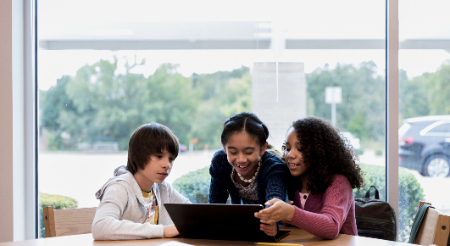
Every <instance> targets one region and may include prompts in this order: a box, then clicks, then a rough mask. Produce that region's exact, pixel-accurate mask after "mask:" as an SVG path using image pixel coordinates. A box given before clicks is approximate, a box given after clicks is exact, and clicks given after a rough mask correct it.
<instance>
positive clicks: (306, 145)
mask: <svg viewBox="0 0 450 246" xmlns="http://www.w3.org/2000/svg"><path fill="white" fill-rule="evenodd" d="M291 127H293V128H294V131H295V134H296V135H297V138H298V140H299V142H300V152H301V153H302V155H303V161H304V163H305V166H307V167H308V171H307V172H308V174H309V182H308V184H307V189H308V190H310V191H311V194H315V193H324V192H325V190H326V189H327V188H328V186H329V185H331V183H332V182H333V177H334V175H335V174H342V175H344V176H345V177H347V179H348V181H349V182H350V185H351V186H352V188H353V189H354V188H358V189H359V188H360V187H362V186H363V184H364V180H363V178H362V171H361V169H360V167H359V165H358V164H356V163H355V159H356V154H355V153H354V152H353V150H352V147H351V145H350V144H349V142H348V141H345V140H343V138H342V137H341V136H340V135H339V131H338V130H337V129H335V128H334V127H333V126H332V125H331V124H330V123H329V122H328V121H325V120H322V119H319V118H316V117H307V118H304V119H300V120H297V121H294V123H292V126H291ZM289 129H291V128H289ZM285 150H286V145H285V144H283V152H285ZM292 182H293V183H292V185H293V186H294V187H290V188H294V190H295V189H300V190H301V188H302V187H301V186H302V182H301V178H300V177H293V179H292Z"/></svg>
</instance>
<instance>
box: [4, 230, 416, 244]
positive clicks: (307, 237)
mask: <svg viewBox="0 0 450 246" xmlns="http://www.w3.org/2000/svg"><path fill="white" fill-rule="evenodd" d="M289 230H291V234H290V235H289V236H287V237H285V238H283V239H282V240H281V241H280V242H279V243H280V244H281V245H282V244H297V245H299V244H300V245H301V244H302V245H305V246H312V245H339V246H347V245H361V246H372V245H373V246H400V245H404V246H406V245H411V244H407V243H399V242H391V241H385V240H381V239H374V238H368V237H358V236H349V235H345V234H340V235H339V236H338V237H337V238H336V239H334V240H324V239H322V238H319V237H316V236H313V235H311V234H309V233H308V232H306V231H304V230H301V229H298V228H294V227H293V228H291V227H290V228H289ZM171 241H176V242H182V243H186V244H191V245H256V243H255V242H245V241H225V240H206V239H185V238H164V239H148V240H130V241H94V239H93V238H92V234H82V235H76V236H65V237H53V238H41V239H34V240H26V241H18V242H8V243H0V246H87V245H93V246H101V245H122V246H126V245H130V246H131V245H133V246H134V245H145V246H152V245H161V244H163V243H168V242H171ZM261 246H263V245H261Z"/></svg>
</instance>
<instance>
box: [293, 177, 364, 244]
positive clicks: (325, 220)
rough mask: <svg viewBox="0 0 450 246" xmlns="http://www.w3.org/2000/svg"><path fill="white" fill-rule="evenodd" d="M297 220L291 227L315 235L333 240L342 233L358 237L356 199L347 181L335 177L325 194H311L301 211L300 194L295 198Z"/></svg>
mask: <svg viewBox="0 0 450 246" xmlns="http://www.w3.org/2000/svg"><path fill="white" fill-rule="evenodd" d="M294 207H295V212H294V217H293V218H292V220H291V221H289V224H291V225H293V226H296V227H298V228H300V229H303V230H305V231H307V232H309V233H311V234H313V235H316V236H319V237H322V238H326V239H334V238H336V237H337V235H338V234H339V233H343V234H348V235H355V236H356V235H358V231H357V228H356V220H355V199H354V198H353V191H352V187H351V186H350V182H349V181H348V179H347V177H345V176H344V175H335V177H334V180H333V182H332V184H331V185H330V186H329V187H328V188H327V190H326V191H325V193H321V194H310V195H309V197H308V198H307V199H306V203H305V207H304V208H302V206H301V203H300V196H299V193H298V190H297V191H296V192H295V197H294Z"/></svg>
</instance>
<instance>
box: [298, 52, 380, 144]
mask: <svg viewBox="0 0 450 246" xmlns="http://www.w3.org/2000/svg"><path fill="white" fill-rule="evenodd" d="M378 70H379V69H378V68H377V67H376V65H375V63H374V62H372V61H369V62H363V63H361V64H360V65H359V66H358V67H355V66H354V65H346V64H337V66H336V67H335V68H334V69H330V67H329V66H328V65H325V67H324V68H321V69H316V70H315V71H313V72H312V73H311V74H308V75H307V85H308V89H307V92H308V103H312V104H313V105H308V113H309V114H311V115H313V116H318V117H322V118H326V119H331V106H330V104H326V103H325V88H326V87H328V86H339V87H341V88H342V103H340V104H337V106H336V121H337V125H338V127H340V128H343V129H345V130H348V131H350V132H352V133H354V134H356V136H357V137H359V138H361V139H363V140H364V139H365V140H369V139H373V140H375V141H382V139H383V137H384V119H385V118H384V112H385V90H384V88H385V87H384V85H385V82H384V81H385V80H384V76H382V75H380V74H379V72H378Z"/></svg>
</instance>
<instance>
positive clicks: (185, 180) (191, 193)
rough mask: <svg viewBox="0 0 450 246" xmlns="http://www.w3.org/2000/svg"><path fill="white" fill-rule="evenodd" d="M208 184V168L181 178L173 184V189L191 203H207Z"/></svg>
mask: <svg viewBox="0 0 450 246" xmlns="http://www.w3.org/2000/svg"><path fill="white" fill-rule="evenodd" d="M210 182H211V176H210V175H209V166H208V167H204V168H202V169H198V170H196V171H193V172H189V173H188V174H185V175H183V176H181V177H180V178H178V179H176V180H175V181H174V182H173V187H174V188H175V189H176V190H177V191H178V192H180V193H181V194H182V195H183V196H185V197H187V198H189V200H190V201H191V202H193V203H207V202H208V194H209V183H210Z"/></svg>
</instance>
